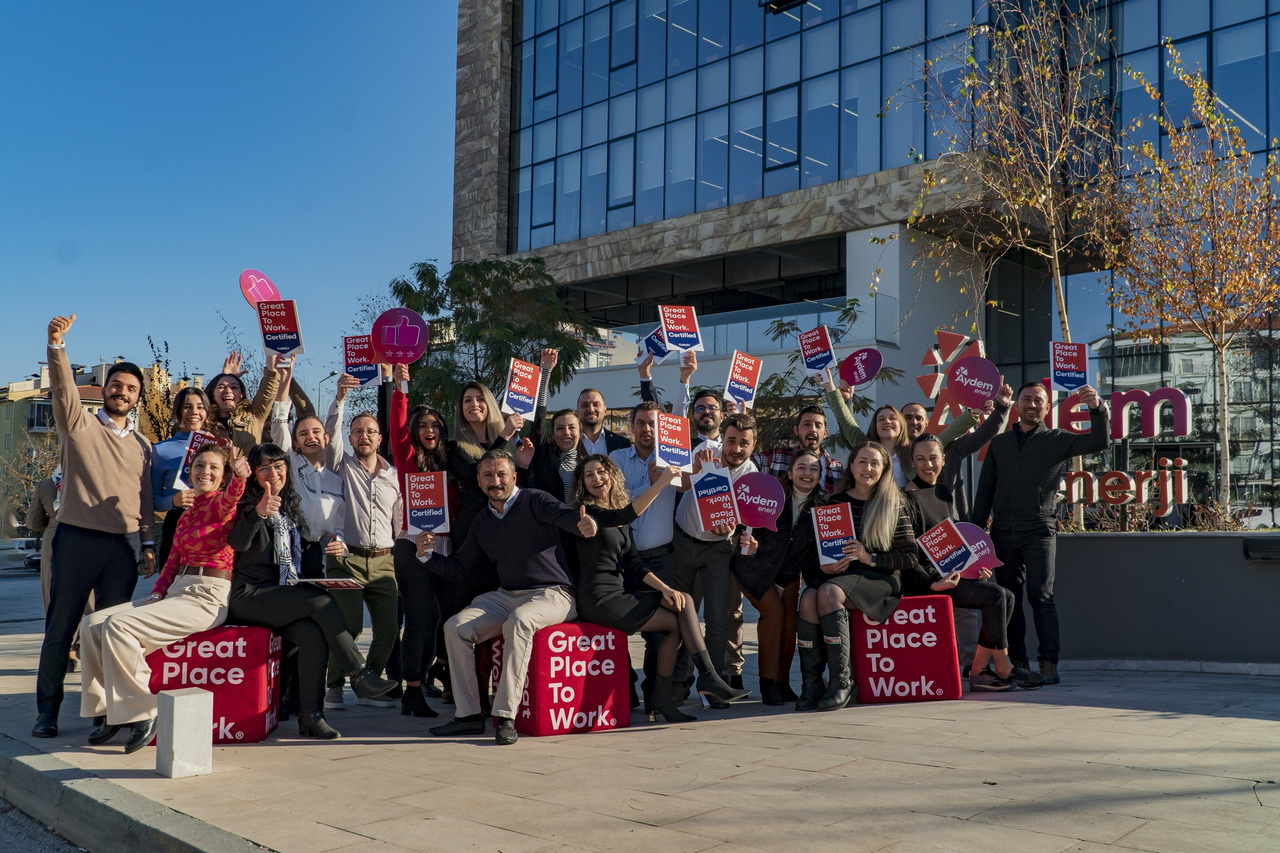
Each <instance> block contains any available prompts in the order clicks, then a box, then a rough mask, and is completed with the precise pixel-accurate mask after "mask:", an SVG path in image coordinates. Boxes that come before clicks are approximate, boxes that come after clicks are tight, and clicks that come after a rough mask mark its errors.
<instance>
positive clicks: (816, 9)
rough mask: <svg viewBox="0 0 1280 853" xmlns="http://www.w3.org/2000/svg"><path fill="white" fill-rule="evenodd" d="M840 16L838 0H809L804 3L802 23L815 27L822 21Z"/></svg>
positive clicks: (832, 19)
mask: <svg viewBox="0 0 1280 853" xmlns="http://www.w3.org/2000/svg"><path fill="white" fill-rule="evenodd" d="M839 16H840V2H839V0H809V2H807V3H805V4H804V16H803V17H804V25H805V26H806V27H816V26H817V25H818V24H821V23H822V22H823V21H834V20H835V19H836V18H837V17H839Z"/></svg>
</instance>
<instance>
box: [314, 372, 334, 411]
mask: <svg viewBox="0 0 1280 853" xmlns="http://www.w3.org/2000/svg"><path fill="white" fill-rule="evenodd" d="M337 375H338V371H336V370H330V371H329V375H328V376H326V377H324V378H323V379H321V380H320V381H319V382H317V383H316V412H317V413H319V412H323V411H324V408H323V407H322V406H321V405H320V397H321V395H322V394H323V393H324V383H326V382H328V381H329V380H330V379H332V378H333V377H335V376H337Z"/></svg>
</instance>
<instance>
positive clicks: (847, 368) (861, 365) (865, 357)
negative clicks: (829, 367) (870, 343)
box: [840, 347, 884, 388]
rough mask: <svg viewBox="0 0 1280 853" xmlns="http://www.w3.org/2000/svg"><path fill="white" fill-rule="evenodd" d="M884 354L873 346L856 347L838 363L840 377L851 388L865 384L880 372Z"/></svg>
mask: <svg viewBox="0 0 1280 853" xmlns="http://www.w3.org/2000/svg"><path fill="white" fill-rule="evenodd" d="M882 364H884V356H883V355H881V354H880V350H878V349H875V348H874V347H866V348H864V349H856V350H854V351H853V352H851V353H849V357H848V358H846V359H845V360H844V361H842V362H841V363H840V378H841V379H843V380H844V381H845V382H847V383H849V385H850V386H851V387H853V388H857V387H858V386H859V385H866V384H867V383H868V382H870V381H871V380H872V379H875V378H876V374H877V373H879V372H880V366H881V365H882Z"/></svg>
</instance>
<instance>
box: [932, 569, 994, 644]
mask: <svg viewBox="0 0 1280 853" xmlns="http://www.w3.org/2000/svg"><path fill="white" fill-rule="evenodd" d="M930 594H931V595H945V596H947V597H949V598H950V599H951V606H952V607H963V608H966V609H969V610H981V611H982V627H981V628H980V629H979V630H978V645H980V646H983V647H984V648H988V649H1003V648H1004V647H1005V646H1007V645H1009V632H1008V625H1009V617H1010V615H1011V614H1012V612H1013V593H1011V592H1009V590H1007V589H1005V588H1004V587H1002V586H1000V585H999V584H997V583H994V582H993V581H980V580H974V579H971V578H964V579H962V580H961V581H960V583H959V584H957V585H956V586H955V588H954V589H948V590H946V591H944V592H940V593H938V592H931V593H930Z"/></svg>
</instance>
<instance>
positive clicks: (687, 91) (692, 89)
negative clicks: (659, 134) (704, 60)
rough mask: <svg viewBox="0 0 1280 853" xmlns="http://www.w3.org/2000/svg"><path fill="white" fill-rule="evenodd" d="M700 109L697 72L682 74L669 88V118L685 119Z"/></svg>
mask: <svg viewBox="0 0 1280 853" xmlns="http://www.w3.org/2000/svg"><path fill="white" fill-rule="evenodd" d="M697 108H698V85H697V72H690V73H688V74H682V75H680V76H679V77H677V78H675V79H674V80H672V81H671V85H669V86H667V118H668V119H673V118H684V117H685V116H687V115H690V114H691V113H693V112H694V110H696V109H697Z"/></svg>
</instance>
